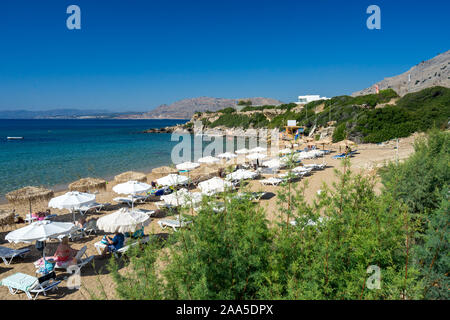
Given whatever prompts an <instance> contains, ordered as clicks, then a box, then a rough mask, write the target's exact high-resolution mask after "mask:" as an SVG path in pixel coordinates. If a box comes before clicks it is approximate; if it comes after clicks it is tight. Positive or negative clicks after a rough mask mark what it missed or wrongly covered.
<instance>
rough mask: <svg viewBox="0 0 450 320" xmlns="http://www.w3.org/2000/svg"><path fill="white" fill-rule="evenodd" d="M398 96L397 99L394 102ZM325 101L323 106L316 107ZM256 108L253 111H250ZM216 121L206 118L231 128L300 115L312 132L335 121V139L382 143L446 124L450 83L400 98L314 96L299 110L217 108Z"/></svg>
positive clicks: (388, 93)
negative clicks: (447, 85)
mask: <svg viewBox="0 0 450 320" xmlns="http://www.w3.org/2000/svg"><path fill="white" fill-rule="evenodd" d="M394 98H396V99H398V100H397V101H396V102H395V104H389V103H390V102H391V101H392V100H393V99H394ZM320 105H322V106H323V108H321V110H322V111H321V112H317V113H316V109H317V107H318V106H320ZM274 109H277V110H279V111H280V112H279V114H277V115H275V116H274V117H272V118H271V119H269V118H268V117H267V115H266V113H267V112H268V111H271V110H274ZM249 111H252V112H249ZM215 115H216V119H215V120H214V121H212V122H210V121H207V120H205V119H204V120H202V121H203V123H204V124H205V125H206V126H208V127H210V128H215V127H219V126H222V127H226V128H237V127H239V128H243V129H248V128H265V127H268V128H279V129H283V128H284V126H285V125H286V123H287V120H297V123H298V124H299V125H302V126H305V127H306V130H305V133H306V134H308V133H309V131H310V130H311V128H312V127H313V126H314V125H316V126H318V127H326V126H328V124H327V123H328V122H329V121H336V124H335V126H336V128H335V130H334V134H333V141H334V142H337V141H341V140H343V139H345V138H348V139H352V140H355V141H357V142H364V143H379V142H383V141H387V140H390V139H393V138H401V137H407V136H409V135H410V134H412V133H413V132H421V131H426V130H428V129H430V128H432V127H437V128H442V127H445V126H447V123H448V121H449V117H450V89H449V88H444V87H432V88H427V89H424V90H421V91H419V92H415V93H410V94H407V95H405V96H404V97H401V98H399V96H398V95H397V93H396V92H395V91H394V90H392V89H387V90H381V91H380V93H378V94H368V95H364V96H357V97H351V96H346V95H343V96H336V97H333V98H331V99H330V100H320V101H314V102H311V103H309V104H306V105H304V107H303V108H301V109H300V110H299V107H298V106H297V105H296V104H295V103H290V104H282V105H279V106H273V105H268V106H258V107H252V106H246V107H244V108H243V109H242V110H241V111H236V109H234V108H226V109H223V110H220V111H218V112H217V113H216V114H215Z"/></svg>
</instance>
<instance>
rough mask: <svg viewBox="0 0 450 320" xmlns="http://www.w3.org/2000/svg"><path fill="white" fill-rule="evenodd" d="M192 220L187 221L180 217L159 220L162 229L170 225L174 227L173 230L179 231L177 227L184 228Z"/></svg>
mask: <svg viewBox="0 0 450 320" xmlns="http://www.w3.org/2000/svg"><path fill="white" fill-rule="evenodd" d="M191 222H192V221H185V220H181V221H180V219H161V220H159V221H158V224H159V226H160V227H161V229H165V228H167V227H170V228H172V229H173V231H177V228H182V227H185V226H186V225H188V224H189V223H191Z"/></svg>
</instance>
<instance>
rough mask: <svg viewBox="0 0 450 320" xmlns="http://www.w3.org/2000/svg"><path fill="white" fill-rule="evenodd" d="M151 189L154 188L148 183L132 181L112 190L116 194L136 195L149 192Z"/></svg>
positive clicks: (116, 186)
mask: <svg viewBox="0 0 450 320" xmlns="http://www.w3.org/2000/svg"><path fill="white" fill-rule="evenodd" d="M151 188H152V186H151V185H149V184H147V183H144V182H139V181H134V180H131V181H127V182H124V183H120V184H118V185H115V186H114V187H113V188H112V189H113V191H114V192H116V193H120V194H131V195H136V194H138V193H143V192H147V191H148V190H150V189H151Z"/></svg>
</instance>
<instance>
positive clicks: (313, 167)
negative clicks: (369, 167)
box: [303, 163, 327, 170]
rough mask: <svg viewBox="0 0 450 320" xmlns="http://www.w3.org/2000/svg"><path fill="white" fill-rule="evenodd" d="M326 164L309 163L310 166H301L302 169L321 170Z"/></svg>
mask: <svg viewBox="0 0 450 320" xmlns="http://www.w3.org/2000/svg"><path fill="white" fill-rule="evenodd" d="M326 165H327V164H326V163H321V164H317V163H311V164H305V165H303V167H304V168H311V169H312V170H322V169H324V168H325V167H326Z"/></svg>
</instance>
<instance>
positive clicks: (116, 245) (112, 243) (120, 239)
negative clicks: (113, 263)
mask: <svg viewBox="0 0 450 320" xmlns="http://www.w3.org/2000/svg"><path fill="white" fill-rule="evenodd" d="M105 239H106V241H108V244H107V245H106V247H105V249H103V252H102V257H105V256H106V255H107V254H108V252H116V251H117V250H119V249H120V248H122V247H123V244H124V242H125V236H124V235H123V233H120V232H119V231H116V233H114V238H112V239H111V237H105Z"/></svg>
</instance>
